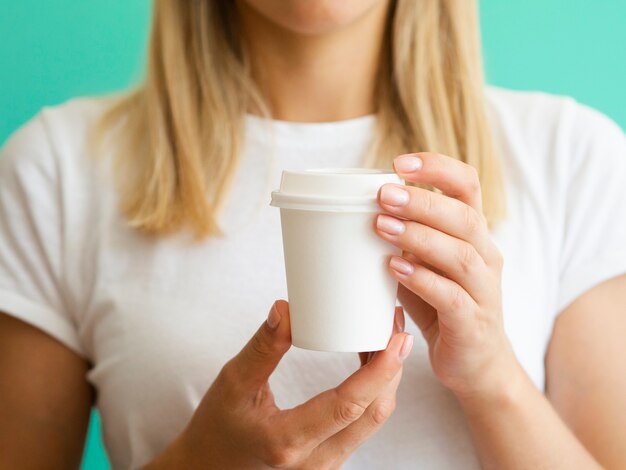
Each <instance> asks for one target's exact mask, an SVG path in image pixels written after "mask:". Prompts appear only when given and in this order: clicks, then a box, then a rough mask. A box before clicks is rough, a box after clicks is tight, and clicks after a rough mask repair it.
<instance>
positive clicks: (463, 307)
mask: <svg viewBox="0 0 626 470" xmlns="http://www.w3.org/2000/svg"><path fill="white" fill-rule="evenodd" d="M389 272H390V273H391V274H392V275H393V276H394V277H395V278H396V279H397V280H398V282H400V283H402V284H403V285H404V286H406V287H407V288H408V289H409V290H411V291H412V292H414V293H415V294H417V295H418V296H420V297H421V298H422V299H424V301H426V302H428V303H429V304H430V305H432V306H433V308H434V309H435V310H437V318H438V320H439V322H441V323H442V324H443V325H444V326H446V327H448V328H455V329H457V330H458V329H459V328H461V327H462V326H463V324H464V323H465V322H466V319H467V318H470V317H471V316H472V315H471V314H472V313H473V312H475V311H476V310H477V309H478V306H477V305H476V302H474V300H473V299H472V298H471V297H470V295H469V294H468V293H467V292H466V291H465V289H463V288H462V287H461V286H459V285H458V284H457V283H456V282H454V281H453V280H451V279H448V278H447V277H444V276H441V275H439V274H437V273H434V272H433V271H431V270H430V269H427V268H425V267H424V266H421V265H419V264H413V263H411V262H409V261H407V260H406V259H404V258H400V257H394V262H393V263H390V265H389Z"/></svg>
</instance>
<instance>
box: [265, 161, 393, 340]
mask: <svg viewBox="0 0 626 470" xmlns="http://www.w3.org/2000/svg"><path fill="white" fill-rule="evenodd" d="M385 183H399V184H403V181H402V180H401V179H400V178H399V177H398V176H397V175H396V174H395V173H393V172H391V171H386V170H368V169H362V168H355V169H352V168H345V169H336V168H333V169H316V170H293V171H291V170H286V171H284V172H283V174H282V179H281V184H280V189H279V190H277V191H274V192H272V202H271V205H272V206H275V207H279V208H280V215H281V225H282V234H283V249H284V254H285V271H286V275H287V290H288V296H289V305H290V314H291V336H292V342H293V344H294V346H297V347H299V348H305V349H313V350H317V351H336V352H340V351H341V352H361V351H378V350H381V349H385V348H386V346H387V343H388V341H389V338H390V336H391V332H392V329H393V320H394V308H395V303H396V294H397V289H398V283H397V282H396V281H395V280H394V279H393V278H392V277H391V276H390V275H389V273H388V271H387V261H388V258H389V256H390V255H391V254H400V250H399V249H397V248H396V247H394V246H393V245H391V244H390V243H388V242H385V241H384V240H382V239H381V238H380V237H378V236H377V235H376V233H375V232H374V221H375V217H376V214H377V213H380V212H381V208H380V206H379V205H378V203H377V202H376V196H377V193H378V189H379V188H380V187H381V186H382V185H383V184H385Z"/></svg>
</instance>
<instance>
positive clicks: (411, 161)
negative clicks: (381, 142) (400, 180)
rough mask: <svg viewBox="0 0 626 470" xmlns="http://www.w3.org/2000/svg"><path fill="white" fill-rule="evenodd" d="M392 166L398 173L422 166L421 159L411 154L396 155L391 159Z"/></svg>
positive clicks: (415, 169)
mask: <svg viewBox="0 0 626 470" xmlns="http://www.w3.org/2000/svg"><path fill="white" fill-rule="evenodd" d="M393 167H394V168H395V170H396V171H397V172H399V173H412V172H414V171H417V170H419V169H421V168H422V159H421V158H419V157H415V156H413V155H405V156H402V157H398V158H396V159H395V160H394V161H393Z"/></svg>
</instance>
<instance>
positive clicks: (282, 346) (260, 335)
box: [231, 300, 291, 387]
mask: <svg viewBox="0 0 626 470" xmlns="http://www.w3.org/2000/svg"><path fill="white" fill-rule="evenodd" d="M290 347H291V325H290V322H289V304H288V303H287V302H286V301H285V300H277V301H276V302H274V305H272V308H271V309H270V313H269V315H268V317H267V320H266V321H264V322H263V324H262V325H261V327H260V328H259V329H258V330H257V332H256V333H255V334H254V336H253V337H252V338H251V339H250V341H248V343H247V344H246V345H245V346H244V347H243V349H242V350H241V351H240V352H239V354H237V355H236V356H235V357H234V358H233V359H232V361H231V366H234V367H235V368H236V370H237V371H238V376H239V377H240V380H241V381H242V382H245V383H247V384H249V385H251V386H259V387H260V386H262V385H264V384H265V383H266V382H267V380H268V379H269V377H270V375H272V372H274V369H276V366H277V365H278V363H279V362H280V360H281V359H282V357H283V356H284V355H285V353H286V352H287V351H288V350H289V348H290Z"/></svg>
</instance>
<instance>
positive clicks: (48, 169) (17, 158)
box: [0, 97, 114, 177]
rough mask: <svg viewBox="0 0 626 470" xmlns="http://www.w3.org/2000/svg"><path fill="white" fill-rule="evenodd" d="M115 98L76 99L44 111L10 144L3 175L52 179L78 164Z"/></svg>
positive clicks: (2, 160)
mask: <svg viewBox="0 0 626 470" xmlns="http://www.w3.org/2000/svg"><path fill="white" fill-rule="evenodd" d="M113 99H114V98H113V97H107V98H75V99H72V100H69V101H67V102H65V103H62V104H60V105H56V106H47V107H44V108H42V109H41V110H40V111H39V112H38V113H37V114H36V115H35V116H34V117H32V118H31V119H30V120H29V121H28V122H26V123H25V124H24V125H22V126H21V127H20V128H19V129H18V130H16V131H15V132H14V133H13V134H12V135H11V136H10V137H9V139H8V140H7V141H6V143H5V145H4V146H3V148H2V152H1V156H0V175H3V176H5V177H6V176H8V175H7V173H11V174H12V176H15V175H16V173H30V172H31V171H32V170H34V169H36V170H37V171H38V172H40V173H41V172H44V173H46V174H48V176H52V173H55V174H56V173H57V172H58V171H59V170H60V168H61V167H66V166H68V165H72V163H75V162H77V157H78V156H81V155H85V154H86V153H87V152H88V150H87V148H86V142H87V139H88V135H89V132H90V130H91V129H92V128H93V126H94V125H95V124H96V123H97V122H98V120H99V118H100V117H101V116H102V115H103V114H104V112H105V110H106V109H108V107H109V106H110V104H111V102H112V100H113Z"/></svg>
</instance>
